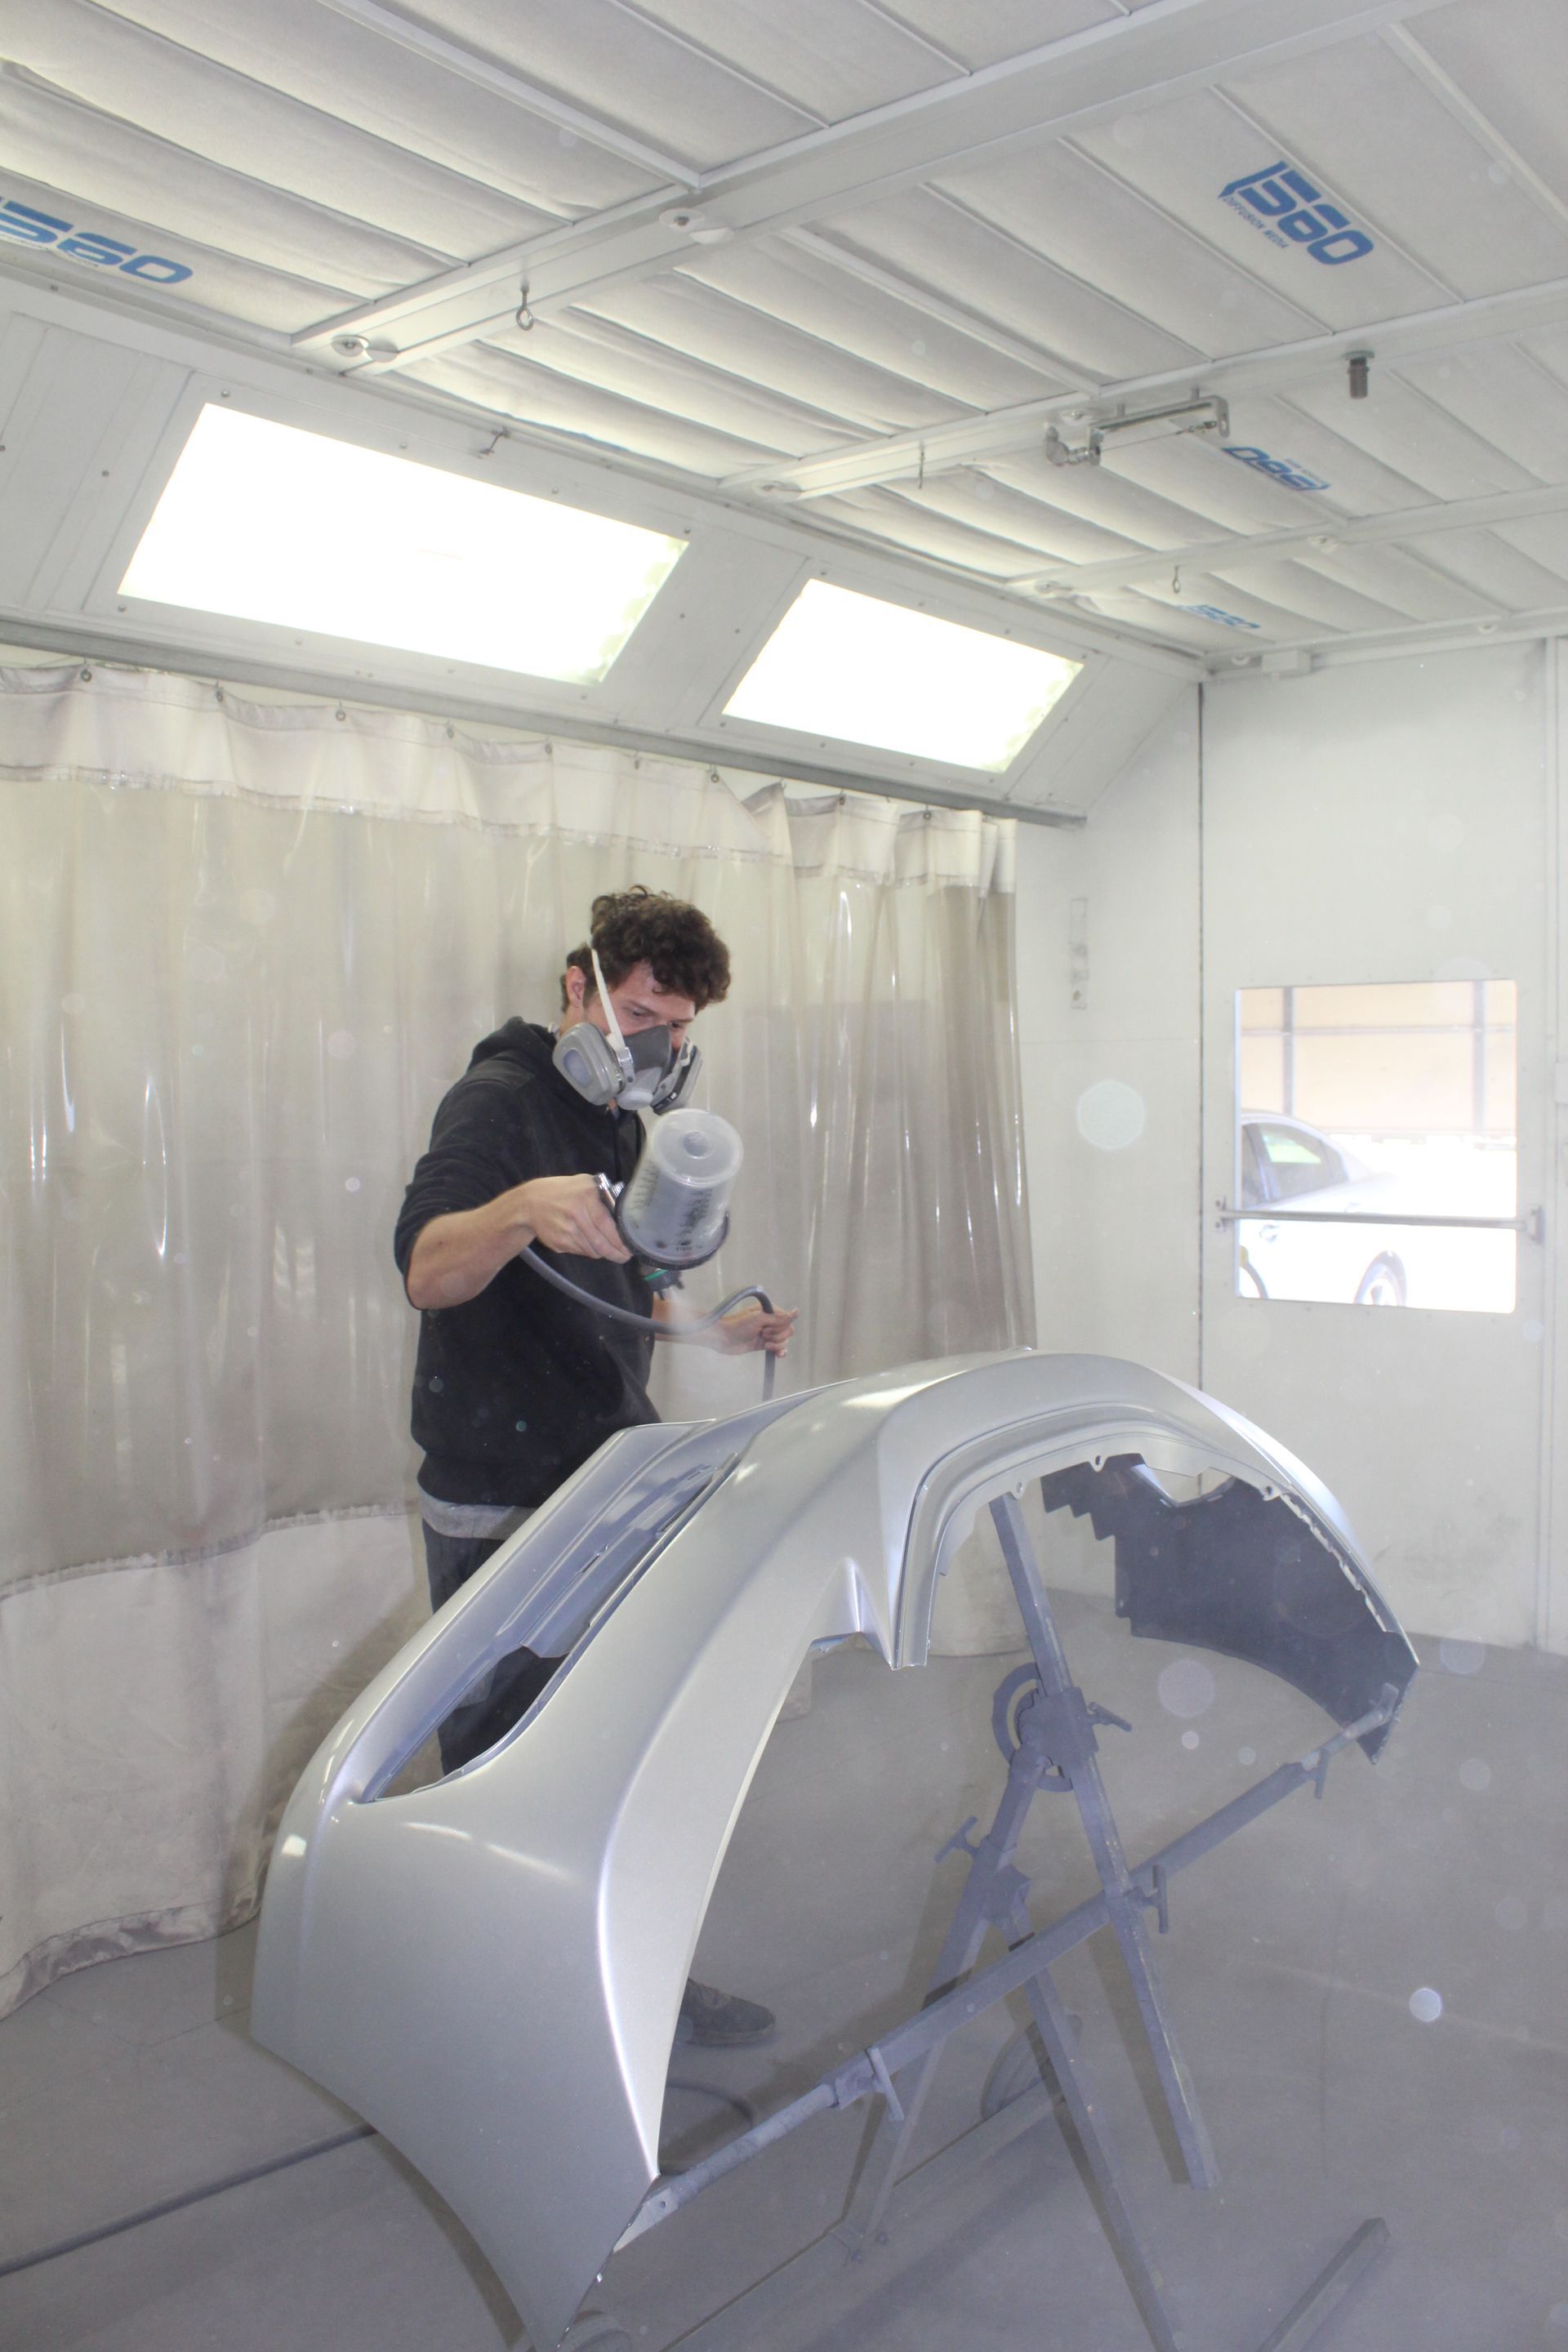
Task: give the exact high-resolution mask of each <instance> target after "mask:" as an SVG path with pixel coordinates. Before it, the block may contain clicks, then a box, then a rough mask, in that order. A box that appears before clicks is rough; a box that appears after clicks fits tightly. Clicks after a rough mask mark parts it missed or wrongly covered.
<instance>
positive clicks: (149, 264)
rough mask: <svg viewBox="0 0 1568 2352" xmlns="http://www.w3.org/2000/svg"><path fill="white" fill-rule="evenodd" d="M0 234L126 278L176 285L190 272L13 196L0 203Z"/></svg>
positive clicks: (115, 238)
mask: <svg viewBox="0 0 1568 2352" xmlns="http://www.w3.org/2000/svg"><path fill="white" fill-rule="evenodd" d="M0 236H15V237H19V238H20V239H21V241H22V243H23V244H24V245H47V246H52V247H53V248H54V250H55V252H56V253H63V254H66V255H68V257H69V258H70V259H71V260H72V261H93V262H96V263H97V264H98V267H99V268H100V269H123V270H124V272H125V275H126V276H127V278H148V279H150V280H151V282H152V283H153V285H154V286H179V285H181V284H183V283H184V280H185V279H186V278H189V277H190V276H191V275H192V273H191V271H190V270H189V269H187V268H186V267H185V265H184V262H183V261H166V260H165V259H164V257H163V255H162V254H161V253H138V252H137V250H136V247H134V246H133V245H125V244H122V243H121V239H120V238H119V237H117V236H100V235H99V233H98V231H97V230H96V229H78V228H74V227H73V226H71V224H70V222H69V221H67V220H57V219H56V218H55V216H54V215H53V214H52V213H40V212H35V211H34V209H33V207H32V205H19V204H18V203H17V202H16V198H15V197H14V196H7V197H6V199H5V203H4V204H0Z"/></svg>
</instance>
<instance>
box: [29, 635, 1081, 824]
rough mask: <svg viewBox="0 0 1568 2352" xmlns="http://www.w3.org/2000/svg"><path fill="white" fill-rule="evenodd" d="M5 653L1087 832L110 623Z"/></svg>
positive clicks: (1076, 815) (955, 788)
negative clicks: (204, 682)
mask: <svg viewBox="0 0 1568 2352" xmlns="http://www.w3.org/2000/svg"><path fill="white" fill-rule="evenodd" d="M0 645H14V646H35V647H37V649H38V650H40V651H42V652H46V653H58V654H60V655H62V656H64V657H65V658H66V659H67V660H69V661H100V662H110V663H115V664H119V665H120V666H121V667H124V668H127V669H153V670H169V671H172V672H173V673H174V675H175V676H176V677H197V678H206V679H211V680H213V681H214V682H215V683H220V684H224V685H227V684H231V683H232V684H235V685H239V686H266V687H275V688H281V689H282V690H283V691H284V692H285V693H291V694H307V695H310V696H311V697H312V698H316V699H319V700H322V701H331V699H332V698H334V697H335V698H337V699H338V700H339V701H341V702H343V703H356V702H360V703H369V704H371V705H372V706H373V707H374V708H375V709H378V710H403V711H411V712H413V713H414V715H415V716H416V717H417V718H428V719H459V720H462V721H463V722H465V723H466V724H468V725H469V726H474V725H479V726H482V727H505V728H509V729H510V730H513V731H514V732H515V731H519V730H521V732H522V733H524V734H529V735H539V736H542V737H544V738H546V739H547V740H552V741H562V742H574V743H607V744H610V745H612V746H613V747H614V748H615V749H616V750H617V751H636V752H637V753H638V754H640V756H641V757H642V758H644V759H647V760H671V761H678V762H679V764H681V765H682V766H696V767H702V768H710V769H712V770H714V771H715V772H717V773H719V774H723V772H725V771H726V770H727V769H731V768H733V769H738V770H739V771H740V772H741V773H742V775H749V776H750V775H755V776H765V777H767V778H768V779H769V780H770V781H772V782H780V781H785V782H791V783H801V784H820V785H822V787H823V788H824V790H825V791H826V792H833V793H868V794H869V795H870V796H871V797H872V798H873V799H875V800H885V801H912V802H914V803H916V804H917V805H918V806H921V807H929V808H952V809H979V810H980V811H981V812H982V813H983V814H985V815H987V816H1012V817H1016V818H1017V820H1018V822H1019V824H1046V825H1056V826H1058V827H1059V826H1066V827H1068V828H1071V827H1074V826H1078V825H1081V824H1084V823H1085V817H1084V814H1083V812H1082V811H1081V810H1079V809H1056V808H1034V807H1031V806H1030V805H1029V804H1028V803H1026V802H1024V801H1010V800H1005V799H1004V798H1003V797H1002V796H1001V795H1000V794H999V793H990V794H987V793H977V792H974V791H973V790H972V789H971V788H970V787H969V786H968V785H966V784H965V783H964V782H963V780H962V779H961V778H959V777H957V776H955V777H954V781H953V783H952V788H951V789H950V790H949V789H943V788H942V787H940V786H937V785H933V784H905V783H890V782H887V783H885V782H880V781H879V780H877V779H875V778H872V777H868V776H867V775H865V774H864V773H863V772H855V771H852V770H849V769H846V768H832V767H825V766H823V765H821V764H820V763H819V762H816V761H809V760H796V759H795V758H794V757H789V758H784V759H780V758H778V757H777V756H776V755H771V754H769V753H767V752H763V751H746V750H744V749H743V748H742V747H741V746H739V745H732V744H729V743H721V744H714V743H704V742H701V741H699V740H697V739H695V738H692V737H684V736H679V735H656V734H653V733H650V732H647V731H645V730H638V729H637V728H632V727H616V726H613V725H611V724H609V723H608V722H607V721H605V720H603V719H587V718H579V717H578V716H576V715H575V714H567V713H563V712H561V711H558V710H557V711H551V710H533V709H528V708H527V707H526V706H524V705H522V704H518V703H510V702H484V701H480V700H479V699H478V698H470V697H468V696H467V695H456V694H442V693H440V692H438V691H437V690H435V689H433V688H426V687H424V686H406V687H398V686H390V685H384V684H382V683H380V682H379V681H377V680H375V679H374V678H363V677H347V676H343V677H339V676H337V675H335V674H331V673H328V672H322V671H317V670H308V669H290V668H289V667H286V666H285V665H284V664H282V663H279V662H267V661H253V660H247V659H246V658H245V657H244V656H237V655H233V654H226V653H205V654H204V653H202V652H200V651H196V652H191V651H188V650H184V649H183V648H181V647H179V646H172V645H163V644H160V643H159V642H158V640H157V639H156V638H153V637H142V636H133V635H120V634H118V633H116V632H114V631H111V630H110V629H107V628H105V627H104V625H103V624H102V623H101V622H100V623H98V624H97V625H89V626H87V627H83V628H76V627H71V626H64V627H62V626H61V625H59V624H58V623H55V622H44V621H35V620H31V619H29V618H28V617H27V615H26V614H21V613H16V612H14V611H13V612H5V611H3V610H0Z"/></svg>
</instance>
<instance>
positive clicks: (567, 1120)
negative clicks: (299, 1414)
mask: <svg viewBox="0 0 1568 2352" xmlns="http://www.w3.org/2000/svg"><path fill="white" fill-rule="evenodd" d="M554 1042H555V1041H554V1039H553V1037H552V1035H551V1033H550V1031H549V1030H548V1029H542V1028H540V1027H537V1026H536V1025H535V1024H533V1023H531V1022H526V1021H518V1020H511V1021H508V1022H507V1023H506V1024H504V1026H503V1027H501V1028H500V1029H498V1030H496V1031H495V1032H494V1034H492V1035H490V1036H489V1037H484V1038H481V1039H480V1041H479V1044H478V1045H476V1046H475V1048H474V1052H473V1058H472V1060H471V1061H470V1062H469V1064H468V1069H467V1071H466V1073H465V1074H464V1076H462V1077H460V1078H459V1079H458V1083H457V1085H456V1086H455V1087H452V1089H451V1091H450V1092H449V1093H448V1094H447V1096H446V1097H445V1098H444V1099H443V1101H442V1103H441V1107H440V1108H439V1109H438V1110H437V1113H436V1121H435V1125H434V1127H433V1128H432V1129H431V1131H430V1149H429V1150H428V1151H426V1153H425V1155H424V1157H423V1159H421V1160H420V1161H419V1164H418V1166H417V1167H416V1169H415V1171H414V1179H413V1181H412V1182H411V1183H410V1185H409V1187H408V1191H407V1192H406V1193H405V1196H404V1202H403V1209H402V1213H401V1214H400V1215H399V1217H398V1220H397V1233H396V1237H395V1242H394V1248H395V1253H396V1257H397V1264H398V1267H399V1270H400V1272H401V1273H402V1275H403V1276H404V1279H405V1281H406V1279H407V1276H408V1262H409V1260H410V1258H411V1257H412V1256H413V1255H414V1244H415V1243H416V1241H417V1240H418V1238H419V1234H420V1232H421V1230H422V1228H423V1227H424V1226H426V1225H427V1224H428V1223H429V1222H430V1220H431V1218H432V1217H442V1216H446V1215H447V1214H449V1213H451V1212H452V1211H454V1210H460V1209H479V1208H482V1207H483V1206H484V1205H485V1203H486V1202H489V1201H493V1200H494V1199H496V1197H497V1195H498V1194H500V1193H501V1192H510V1190H511V1188H512V1186H513V1185H514V1184H524V1183H527V1182H528V1181H530V1180H531V1178H533V1177H535V1176H578V1175H590V1176H592V1175H605V1176H608V1177H610V1178H611V1179H612V1180H613V1181H615V1182H616V1183H624V1182H625V1181H626V1178H627V1177H628V1176H629V1175H630V1174H631V1172H632V1170H633V1168H634V1167H635V1166H636V1164H637V1153H638V1151H639V1150H640V1149H641V1144H642V1129H641V1126H640V1124H639V1122H638V1120H637V1117H636V1115H635V1114H634V1113H632V1112H629V1111H616V1110H605V1109H602V1108H598V1107H597V1106H596V1105H595V1104H593V1103H589V1102H584V1099H583V1097H582V1096H581V1095H580V1094H578V1093H577V1092H576V1090H575V1088H574V1087H570V1086H568V1085H567V1083H566V1080H565V1079H564V1078H563V1076H561V1074H560V1072H559V1071H558V1070H557V1069H556V1067H555V1066H554V1063H553V1062H552V1059H551V1055H552V1051H553V1047H554ZM535 1246H536V1247H538V1244H535ZM539 1254H540V1255H541V1256H542V1258H544V1259H545V1261H546V1262H547V1263H548V1264H549V1265H553V1266H556V1267H558V1268H559V1269H560V1271H561V1272H562V1273H563V1274H564V1275H565V1276H567V1277H568V1279H569V1280H571V1281H573V1282H575V1283H577V1284H578V1285H579V1286H581V1287H582V1288H583V1289H584V1290H592V1291H593V1292H595V1295H596V1296H597V1297H600V1298H605V1299H608V1300H609V1301H610V1302H611V1303H612V1304H613V1305H615V1306H617V1307H630V1308H631V1309H632V1310H633V1312H634V1313H636V1314H639V1315H649V1314H651V1313H652V1311H653V1298H652V1293H651V1292H650V1291H649V1289H648V1287H647V1284H646V1283H645V1282H644V1281H643V1279H642V1276H641V1275H640V1274H639V1272H638V1270H637V1262H636V1260H635V1259H634V1260H633V1261H632V1262H631V1263H630V1264H629V1265H616V1263H614V1262H613V1261H612V1260H610V1259H608V1258H592V1257H566V1256H557V1255H554V1254H553V1253H552V1252H551V1251H549V1250H544V1249H540V1253H539ZM652 1360H653V1339H652V1336H651V1334H645V1333H643V1332H641V1331H634V1330H633V1329H631V1328H630V1327H629V1326H628V1325H626V1324H625V1323H616V1322H612V1321H611V1319H610V1318H609V1317H608V1316H605V1315H596V1314H595V1312H594V1310H593V1308H592V1307H589V1306H587V1305H586V1304H584V1305H583V1306H579V1305H578V1304H577V1302H576V1300H575V1299H572V1298H567V1297H563V1294H562V1293H561V1292H560V1291H558V1290H556V1289H554V1288H553V1287H552V1285H551V1284H549V1283H547V1282H543V1281H542V1280H541V1279H540V1277H539V1276H538V1275H537V1274H535V1273H534V1271H533V1269H532V1267H531V1266H530V1265H529V1264H528V1262H527V1260H526V1259H523V1258H513V1259H512V1260H511V1261H510V1263H509V1264H508V1265H503V1266H502V1267H501V1269H500V1273H499V1274H498V1275H496V1276H494V1278H493V1280H491V1281H490V1282H489V1283H488V1284H487V1285H486V1286H485V1287H484V1289H483V1290H481V1291H480V1292H479V1297H477V1298H470V1299H468V1301H467V1302H466V1304H464V1305H463V1306H461V1307H428V1308H426V1310H425V1311H424V1313H423V1314H422V1315H421V1316H420V1318H419V1354H418V1359H417V1361H416V1367H415V1373H414V1416H413V1429H414V1435H415V1439H416V1443H417V1444H420V1445H421V1446H423V1447H424V1449H425V1462H424V1466H423V1468H422V1469H421V1471H420V1473H419V1483H420V1485H421V1486H423V1487H424V1489H425V1491H426V1494H428V1495H434V1496H437V1497H438V1498H439V1499H440V1500H442V1501H443V1502H448V1503H495V1504H514V1505H533V1504H537V1503H542V1502H543V1501H544V1500H545V1499H546V1497H547V1496H550V1495H552V1494H553V1492H554V1491H555V1489H556V1487H557V1486H560V1484H561V1482H562V1480H563V1478H567V1477H569V1476H570V1475H571V1474H572V1472H573V1471H574V1470H575V1469H576V1468H577V1467H578V1466H579V1465H580V1464H582V1463H584V1462H585V1461H586V1460H587V1458H588V1456H589V1455H590V1454H593V1453H594V1452H595V1450H596V1449H597V1448H598V1447H599V1446H600V1445H602V1444H604V1442H605V1438H606V1437H609V1436H611V1435H612V1434H613V1433H614V1432H615V1431H616V1430H617V1429H629V1428H631V1427H632V1426H633V1425H634V1424H635V1423H639V1422H648V1421H657V1420H658V1413H657V1412H655V1411H654V1409H653V1406H652V1405H651V1404H650V1403H649V1402H648V1395H647V1376H648V1370H649V1367H650V1365H651V1363H652Z"/></svg>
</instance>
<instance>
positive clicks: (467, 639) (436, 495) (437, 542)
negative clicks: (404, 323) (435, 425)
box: [121, 405, 685, 684]
mask: <svg viewBox="0 0 1568 2352" xmlns="http://www.w3.org/2000/svg"><path fill="white" fill-rule="evenodd" d="M684 547H685V542H684V541H682V540H679V539H673V538H668V537H666V536H665V535H664V534H663V533H661V532H658V531H652V530H643V529H642V528H641V527H640V526H638V525H636V524H631V523H624V522H616V521H612V520H609V519H608V518H606V517H605V516H603V515H595V514H586V513H584V512H583V511H582V510H581V509H576V508H563V507H561V506H560V505H558V504H557V503H556V502H555V501H554V500H553V499H535V498H529V497H526V496H524V495H523V494H522V493H521V492H520V491H516V490H508V489H503V488H499V487H497V486H495V485H492V484H490V483H488V482H476V481H472V480H470V479H469V478H468V477H467V476H465V475H461V474H452V473H447V472H446V471H444V470H443V469H442V468H441V467H435V466H422V465H416V464H415V463H413V462H412V461H411V460H410V459H408V458H405V457H388V456H385V455H384V454H383V453H382V452H380V451H378V450H373V449H362V448H357V447H354V446H352V445H351V444H349V443H347V442H343V441H335V440H331V439H330V438H328V437H327V436H324V435H322V434H317V433H304V432H301V431H300V430H299V429H298V428H297V427H296V426H293V425H277V424H274V423H272V422H271V421H270V420H269V419H268V418H266V417H261V416H252V415H245V414H237V413H236V412H234V411H233V410H230V409H226V408H219V407H217V406H216V405H209V406H208V407H206V408H205V409H204V410H203V411H202V413H201V415H200V416H199V417H198V418H197V420H196V424H195V428H194V429H193V431H192V433H191V436H190V438H189V440H188V441H187V442H186V444H185V446H184V450H183V451H182V452H181V455H180V457H179V459H178V461H177V463H176V465H175V467H174V472H173V474H172V475H171V476H170V478H169V481H168V484H167V486H166V488H165V489H164V491H163V497H162V498H161V499H159V501H158V505H157V507H156V509H155V510H154V512H153V519H152V520H151V521H150V523H149V524H148V526H147V529H146V530H145V531H144V533H143V534H142V541H141V544H140V546H139V547H138V548H137V550H136V552H135V554H134V555H133V556H132V560H131V564H130V568H129V569H128V571H127V572H126V573H125V577H124V579H123V581H122V582H121V594H122V595H129V596H135V597H139V598H143V599H145V600H146V601H148V602H149V603H153V604H173V605H178V606H181V607H184V608H185V609H188V610H191V611H195V612H200V613H217V614H225V615H226V616H228V617H230V618H232V619H237V620H245V621H260V622H267V623H271V624H274V625H279V626H281V627H285V628H292V629H297V630H309V631H310V632H312V633H315V634H319V635H325V636H331V637H347V638H350V639H353V640H354V641H356V642H358V643H360V644H364V645H377V646H395V647H397V648H399V649H400V650H402V651H404V652H408V653H419V654H433V655H441V656H446V657H447V658H448V659H455V660H459V661H463V662H467V663H476V664H479V665H480V666H481V667H487V668H491V669H500V670H510V671H515V672H521V673H523V674H525V675H527V676H530V677H549V678H560V679H566V680H570V681H572V682H574V683H576V684H588V683H592V682H593V681H595V680H596V679H599V678H602V677H604V676H605V672H606V670H607V669H608V668H609V667H610V664H611V663H612V662H613V661H614V659H615V657H616V654H617V653H618V652H619V651H620V649H621V646H623V645H624V644H625V643H626V639H627V637H628V636H629V635H631V633H632V631H633V629H634V628H635V627H636V626H637V622H638V621H639V620H640V619H641V617H642V615H643V614H644V613H645V612H646V611H647V606H648V605H649V604H651V602H652V601H653V598H654V596H655V595H656V594H657V593H658V589H659V587H660V586H661V584H662V583H663V582H664V580H665V579H666V578H667V577H668V574H669V572H671V571H672V570H673V569H674V566H675V564H676V563H677V562H678V561H679V557H680V555H681V554H682V552H683V551H684Z"/></svg>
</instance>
